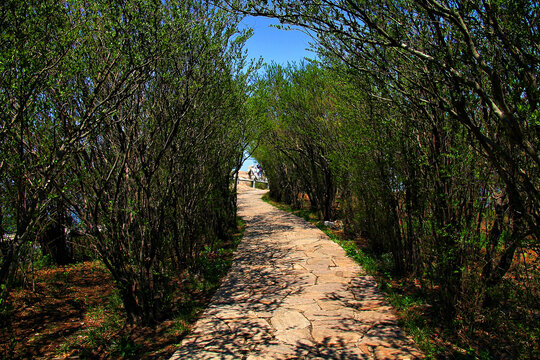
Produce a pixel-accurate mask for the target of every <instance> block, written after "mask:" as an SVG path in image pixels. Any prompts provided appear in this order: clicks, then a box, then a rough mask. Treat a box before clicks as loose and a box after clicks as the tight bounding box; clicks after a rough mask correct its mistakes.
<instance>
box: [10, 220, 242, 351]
mask: <svg viewBox="0 0 540 360" xmlns="http://www.w3.org/2000/svg"><path fill="white" fill-rule="evenodd" d="M244 228H245V224H244V222H243V221H242V220H241V219H238V222H237V230H236V232H234V233H233V234H232V236H231V238H230V239H229V240H227V241H223V242H218V243H217V244H216V245H215V246H214V247H213V248H206V249H205V251H204V253H203V256H201V258H200V260H199V261H200V263H199V264H198V268H199V269H198V271H197V272H196V273H190V272H185V273H184V274H182V275H181V276H180V278H179V279H178V280H177V282H176V284H175V286H176V288H177V291H176V292H175V293H174V294H173V295H172V298H171V303H173V304H174V307H173V311H172V312H171V314H170V316H169V317H168V318H167V319H165V320H164V321H163V322H162V323H160V324H158V325H157V326H155V327H142V326H133V325H129V324H127V323H126V321H125V318H124V312H123V308H122V302H121V301H120V298H119V297H118V295H117V293H116V291H115V289H114V287H113V282H112V279H111V276H110V274H109V273H108V271H107V270H106V269H105V267H104V266H103V265H102V264H101V263H100V262H99V261H87V262H82V263H78V264H75V265H71V266H66V267H52V266H44V267H43V268H42V269H39V270H38V271H36V273H35V287H34V289H28V288H25V287H21V288H18V289H15V290H14V291H12V293H11V295H10V298H9V302H10V309H9V310H8V313H6V314H3V316H1V317H0V359H31V358H32V359H33V358H47V359H49V358H50V359H52V358H55V359H67V358H80V359H129V358H132V359H156V358H169V357H170V356H171V355H172V354H173V353H174V351H175V350H176V348H177V346H178V344H179V343H180V342H181V340H182V338H183V337H184V336H185V335H186V334H187V333H188V332H189V330H190V328H191V326H192V325H193V323H194V322H195V320H196V319H197V317H198V315H199V314H200V313H201V312H202V311H203V310H204V309H205V308H206V306H207V305H208V302H209V301H210V299H211V297H212V295H213V294H214V292H215V291H216V289H217V288H218V287H219V285H220V283H221V279H222V278H223V276H224V275H225V274H226V273H227V271H228V269H229V268H230V265H231V263H232V259H233V253H234V250H235V249H236V247H237V245H238V244H239V242H240V240H241V239H242V237H243V232H244Z"/></svg>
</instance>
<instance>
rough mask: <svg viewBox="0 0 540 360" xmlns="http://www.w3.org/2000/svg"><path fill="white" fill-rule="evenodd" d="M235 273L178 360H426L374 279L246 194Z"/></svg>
mask: <svg viewBox="0 0 540 360" xmlns="http://www.w3.org/2000/svg"><path fill="white" fill-rule="evenodd" d="M240 189H241V191H240V192H239V195H238V205H239V215H240V216H242V217H243V218H244V220H245V221H246V224H247V226H246V231H245V235H244V239H243V240H242V242H241V243H240V245H239V246H238V250H237V252H236V255H235V259H234V262H233V265H232V267H231V270H230V272H229V274H228V275H227V277H226V278H225V280H224V282H223V284H222V285H221V287H220V289H219V290H218V291H217V292H216V294H215V295H214V298H213V299H212V302H211V304H210V306H209V307H208V309H207V310H206V311H205V312H204V314H203V315H202V316H201V318H200V319H199V320H198V321H197V323H196V324H195V326H194V330H193V331H192V333H191V334H189V335H188V336H187V337H186V338H185V339H184V340H183V341H182V343H181V346H180V347H179V349H178V350H177V351H176V353H175V354H174V355H173V357H172V358H171V359H174V360H177V359H247V360H257V359H375V360H382V359H419V358H423V356H422V354H421V353H420V352H419V351H418V349H417V348H416V347H415V345H414V343H413V341H412V340H411V339H410V338H409V337H407V336H406V335H405V334H404V332H403V331H402V330H401V329H400V328H399V327H398V325H397V320H396V317H395V315H394V314H393V313H392V309H391V307H390V306H389V305H388V304H387V303H386V301H385V300H384V298H383V296H382V294H381V293H380V291H379V290H378V289H377V286H376V283H375V281H374V280H373V278H372V277H370V276H367V275H366V274H365V273H364V271H363V270H362V268H361V267H360V266H359V265H357V264H356V263H355V262H354V261H352V260H351V259H350V258H348V257H347V256H346V255H345V251H344V250H343V249H342V248H341V247H340V246H339V245H337V244H336V243H334V242H333V241H331V240H330V239H329V238H328V237H327V236H326V235H325V234H324V233H323V232H321V231H320V230H319V229H317V228H316V227H314V226H312V225H311V224H309V223H307V222H306V221H304V220H303V219H300V218H298V217H296V216H294V215H291V214H288V213H286V212H284V211H281V210H278V209H276V208H275V207H273V206H271V205H269V204H267V203H265V202H263V201H262V200H261V199H260V198H261V196H262V195H263V194H264V191H261V190H256V189H249V188H247V187H240Z"/></svg>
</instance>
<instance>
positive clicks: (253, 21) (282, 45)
mask: <svg viewBox="0 0 540 360" xmlns="http://www.w3.org/2000/svg"><path fill="white" fill-rule="evenodd" d="M242 24H243V25H244V26H246V27H251V28H252V29H253V36H252V37H251V38H250V39H249V40H248V41H247V43H246V49H247V51H248V58H250V59H255V60H257V59H259V57H262V58H263V61H264V62H265V63H267V64H270V63H271V62H272V61H274V62H276V63H278V64H282V65H286V64H287V62H293V61H294V62H296V63H299V62H300V61H301V60H302V59H303V58H304V57H306V58H315V57H316V55H315V53H314V52H311V51H308V50H307V49H308V48H309V47H310V45H309V43H310V42H313V41H312V39H311V38H310V37H309V36H308V35H307V34H304V33H303V32H301V31H299V30H280V29H276V28H273V27H270V25H279V21H278V20H275V19H267V18H263V17H253V16H248V17H246V18H244V20H242ZM254 163H255V161H254V159H248V160H246V161H245V162H244V165H243V166H242V168H241V170H242V171H247V169H248V167H249V166H250V165H253V164H254Z"/></svg>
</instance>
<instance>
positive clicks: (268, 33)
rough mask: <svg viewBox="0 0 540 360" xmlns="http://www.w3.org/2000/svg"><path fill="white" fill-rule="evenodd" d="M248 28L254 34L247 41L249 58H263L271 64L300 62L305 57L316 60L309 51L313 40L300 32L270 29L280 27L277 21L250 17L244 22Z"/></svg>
mask: <svg viewBox="0 0 540 360" xmlns="http://www.w3.org/2000/svg"><path fill="white" fill-rule="evenodd" d="M242 24H243V25H244V26H246V27H251V28H253V31H254V34H253V36H252V37H251V38H250V39H249V40H248V41H247V43H246V47H247V51H248V57H249V58H252V59H258V58H259V57H263V58H264V61H265V62H266V63H268V64H270V62H271V61H275V62H276V63H278V64H283V65H285V64H287V62H288V61H295V62H297V63H298V62H299V61H300V60H302V59H303V58H304V57H308V58H314V57H315V53H313V52H311V51H308V50H307V48H309V43H310V42H312V39H311V38H310V37H309V36H308V35H307V34H305V33H303V32H301V31H299V30H281V29H276V28H273V27H270V25H279V21H278V20H275V19H267V18H264V17H253V16H248V17H246V18H244V20H242Z"/></svg>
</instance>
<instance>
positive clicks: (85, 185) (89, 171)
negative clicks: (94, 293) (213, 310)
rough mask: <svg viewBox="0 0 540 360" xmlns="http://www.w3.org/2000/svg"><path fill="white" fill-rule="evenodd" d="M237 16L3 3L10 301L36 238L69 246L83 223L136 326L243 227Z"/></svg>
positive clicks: (4, 265)
mask: <svg viewBox="0 0 540 360" xmlns="http://www.w3.org/2000/svg"><path fill="white" fill-rule="evenodd" d="M238 21H239V18H238V17H237V16H235V15H232V14H229V13H226V12H224V11H221V10H219V9H216V8H214V7H213V6H211V5H210V4H208V3H207V2H206V1H198V0H194V1H175V0H171V1H147V0H137V1H127V2H126V1H85V0H80V1H79V0H73V1H42V0H39V1H33V0H28V1H18V0H17V1H7V2H4V3H3V5H2V6H1V10H0V22H1V27H0V29H1V34H2V37H1V40H0V41H1V42H0V57H1V59H0V73H1V76H0V104H1V105H0V106H1V110H0V116H1V118H0V159H1V162H0V224H1V226H0V236H1V237H3V238H5V240H4V241H3V243H2V252H1V257H0V284H1V286H2V297H3V296H4V295H5V293H6V291H7V290H9V286H10V284H11V283H12V282H13V277H14V275H15V274H16V273H17V268H18V267H21V266H24V265H23V264H24V261H25V259H27V258H28V257H27V255H25V254H26V253H27V252H28V251H31V250H32V249H33V248H34V247H33V244H34V243H35V242H38V241H40V240H41V242H42V245H44V246H42V248H47V246H48V245H50V246H49V247H50V248H54V249H55V251H53V253H66V252H69V249H68V248H69V247H70V244H67V243H68V241H67V238H68V237H67V233H68V230H73V231H72V233H78V234H79V235H82V237H79V238H80V239H83V240H84V244H83V245H84V246H87V247H88V248H89V249H91V251H92V252H93V253H94V254H97V256H98V257H99V258H100V259H101V260H102V261H103V263H104V264H105V265H106V267H107V268H108V270H109V271H110V272H111V274H112V276H113V278H114V280H115V283H116V286H117V288H118V290H119V293H120V295H121V298H122V300H123V303H124V307H125V310H126V312H127V314H128V318H129V319H130V320H131V321H134V322H144V323H148V322H153V321H155V320H157V319H159V318H160V316H161V315H162V313H163V312H164V311H165V310H166V309H167V306H168V305H167V298H168V296H169V290H170V289H169V288H168V287H169V286H170V280H171V277H172V276H173V274H174V273H175V272H176V273H178V272H179V271H182V270H184V269H186V268H187V267H188V266H190V265H193V264H194V263H196V259H197V257H198V256H199V254H200V253H201V251H202V250H203V249H204V248H205V247H206V246H212V244H213V242H214V241H215V240H216V239H218V238H220V237H223V236H226V233H227V229H228V228H229V227H230V226H234V225H235V221H236V219H235V213H236V209H235V194H234V193H233V192H232V191H231V189H230V183H231V173H230V172H231V169H233V168H234V167H238V164H237V159H238V158H241V156H242V151H241V145H242V142H243V141H244V139H243V132H244V130H243V129H242V126H243V125H242V124H244V123H245V121H240V120H241V119H242V113H243V104H244V102H245V99H244V97H245V84H246V76H247V75H246V72H245V71H244V70H242V69H243V66H244V60H243V54H242V46H243V43H244V41H245V39H246V38H247V35H248V33H245V32H239V31H238V28H237V25H238ZM4 235H9V236H4ZM59 238H60V240H61V241H60V243H61V244H57V246H55V245H54V242H58V239H59ZM73 238H74V237H72V239H73ZM83 240H80V241H83ZM79 245H81V244H79ZM70 257H71V256H64V259H63V260H64V261H69V260H70V259H69V258H70ZM57 258H58V257H57Z"/></svg>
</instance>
